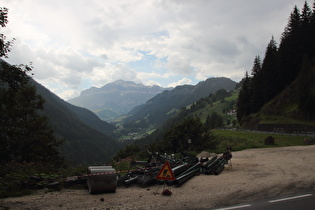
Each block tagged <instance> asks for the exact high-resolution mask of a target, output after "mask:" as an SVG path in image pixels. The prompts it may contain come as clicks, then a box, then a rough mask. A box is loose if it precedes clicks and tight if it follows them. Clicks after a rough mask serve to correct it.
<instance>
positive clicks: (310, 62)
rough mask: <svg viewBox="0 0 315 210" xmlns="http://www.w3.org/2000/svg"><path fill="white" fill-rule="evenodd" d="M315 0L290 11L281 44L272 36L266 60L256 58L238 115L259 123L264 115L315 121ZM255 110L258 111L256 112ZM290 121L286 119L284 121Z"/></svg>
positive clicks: (242, 119) (243, 121)
mask: <svg viewBox="0 0 315 210" xmlns="http://www.w3.org/2000/svg"><path fill="white" fill-rule="evenodd" d="M314 37H315V2H314V3H313V9H311V8H310V6H309V5H308V3H307V2H305V4H304V6H303V9H302V10H301V11H300V10H299V9H298V8H297V6H295V7H294V9H293V11H292V12H291V14H290V17H289V21H288V24H287V26H286V27H285V29H284V32H283V33H282V37H281V41H280V44H279V47H277V43H276V42H275V40H274V38H273V37H272V39H271V41H270V42H269V44H268V46H267V48H266V51H265V57H264V59H263V61H262V62H261V61H260V58H259V56H256V57H255V60H254V65H253V68H252V74H251V76H249V75H248V73H247V72H246V75H245V77H244V78H243V80H242V88H241V90H240V94H239V99H238V104H237V118H238V121H239V122H240V124H241V125H243V126H250V125H251V126H252V128H253V125H254V126H256V125H257V123H259V122H260V121H261V120H263V118H268V119H269V120H270V119H271V118H276V117H277V116H278V118H279V117H282V118H286V119H287V118H290V119H292V121H295V122H297V121H298V120H302V121H308V122H310V121H314V120H315V110H314V107H315V100H314V97H315V91H314V74H315V73H314V66H315V62H314V61H315V42H314ZM255 113H259V114H256V115H254V114H255ZM284 121H287V120H284Z"/></svg>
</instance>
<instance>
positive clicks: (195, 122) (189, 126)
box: [159, 117, 216, 153]
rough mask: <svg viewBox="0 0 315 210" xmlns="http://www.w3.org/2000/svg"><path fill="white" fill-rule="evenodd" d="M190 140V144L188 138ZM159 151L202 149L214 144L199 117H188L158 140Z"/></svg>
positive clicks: (209, 147) (211, 146)
mask: <svg viewBox="0 0 315 210" xmlns="http://www.w3.org/2000/svg"><path fill="white" fill-rule="evenodd" d="M189 139H190V140H191V144H189V143H188V140H189ZM159 145H160V146H159V149H160V150H161V151H163V150H164V151H169V152H175V153H176V152H181V151H185V150H189V149H192V150H197V151H198V150H202V149H203V148H208V149H211V148H215V146H216V144H215V142H214V139H213V137H212V135H211V133H210V132H209V131H208V129H207V128H206V127H205V126H204V125H203V124H202V123H201V121H200V119H197V118H192V117H188V118H186V119H185V120H183V121H181V122H180V123H178V124H176V125H174V126H173V127H172V128H170V129H169V130H168V131H167V132H166V134H165V136H164V140H163V141H161V142H159Z"/></svg>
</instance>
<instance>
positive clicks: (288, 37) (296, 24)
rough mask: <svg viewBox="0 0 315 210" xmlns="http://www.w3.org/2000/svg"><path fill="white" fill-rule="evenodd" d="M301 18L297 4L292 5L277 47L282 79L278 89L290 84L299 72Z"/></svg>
mask: <svg viewBox="0 0 315 210" xmlns="http://www.w3.org/2000/svg"><path fill="white" fill-rule="evenodd" d="M300 32H301V18H300V12H299V9H298V8H297V6H295V7H294V9H293V12H292V13H291V15H290V18H289V22H288V25H287V26H286V28H285V30H284V32H283V34H282V38H281V43H280V47H279V56H280V57H279V66H280V69H279V70H280V71H281V73H282V79H281V82H280V83H279V86H280V88H279V89H280V90H282V89H284V88H285V87H286V86H288V85H289V84H291V82H292V81H293V80H294V79H295V78H296V76H297V74H298V72H299V69H300V68H299V67H300V66H299V65H300V64H301V61H302V58H303V53H302V52H301V51H302V49H301V37H300V36H299V35H300Z"/></svg>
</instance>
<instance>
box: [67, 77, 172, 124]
mask: <svg viewBox="0 0 315 210" xmlns="http://www.w3.org/2000/svg"><path fill="white" fill-rule="evenodd" d="M168 89H169V88H163V87H160V86H157V85H154V86H146V85H143V84H142V83H135V82H133V81H124V80H121V79H120V80H116V81H114V82H111V83H107V84H105V85H104V86H102V87H100V88H97V87H91V88H89V89H87V90H84V91H82V92H81V95H80V96H79V97H76V98H73V99H70V100H68V102H70V103H72V104H74V105H77V106H81V107H84V108H87V109H90V110H92V111H94V112H95V113H96V114H97V115H98V116H99V117H100V118H101V119H103V120H110V119H113V118H115V117H118V116H120V115H122V114H125V113H127V112H129V111H130V110H131V109H133V108H134V107H136V106H138V105H141V104H144V103H145V102H146V101H147V100H149V99H151V98H152V97H154V96H156V95H157V94H159V93H161V92H163V91H164V90H168Z"/></svg>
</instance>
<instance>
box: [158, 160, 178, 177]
mask: <svg viewBox="0 0 315 210" xmlns="http://www.w3.org/2000/svg"><path fill="white" fill-rule="evenodd" d="M155 179H157V180H175V179H176V178H175V176H174V173H173V171H172V168H171V166H170V164H169V162H168V161H166V162H165V163H164V165H163V167H162V169H161V170H160V172H159V174H158V175H157V176H156V177H155Z"/></svg>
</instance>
